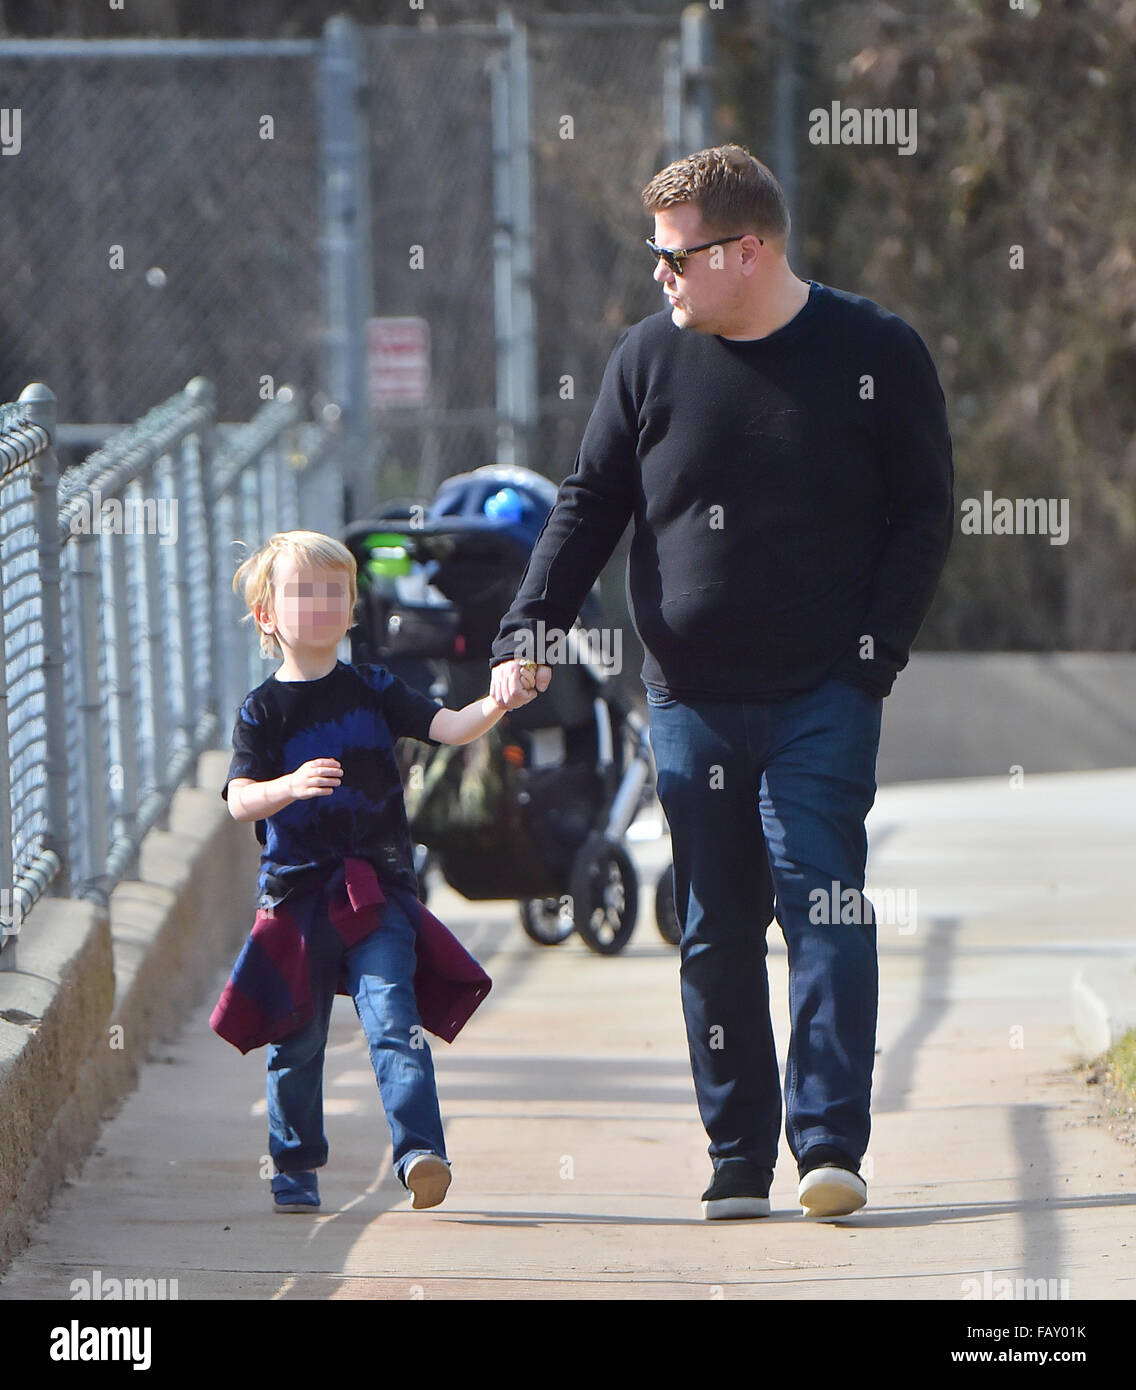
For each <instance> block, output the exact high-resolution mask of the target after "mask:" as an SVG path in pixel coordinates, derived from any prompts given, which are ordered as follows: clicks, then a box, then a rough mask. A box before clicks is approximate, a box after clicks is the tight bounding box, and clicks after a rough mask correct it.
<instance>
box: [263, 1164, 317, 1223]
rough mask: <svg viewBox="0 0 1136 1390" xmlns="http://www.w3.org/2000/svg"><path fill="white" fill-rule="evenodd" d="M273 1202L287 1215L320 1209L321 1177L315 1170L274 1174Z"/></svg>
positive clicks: (274, 1206) (274, 1205) (275, 1207)
mask: <svg viewBox="0 0 1136 1390" xmlns="http://www.w3.org/2000/svg"><path fill="white" fill-rule="evenodd" d="M272 1204H273V1208H274V1210H276V1211H279V1212H283V1213H284V1215H285V1216H291V1215H295V1214H296V1213H299V1214H300V1215H303V1214H304V1213H305V1212H313V1211H319V1205H320V1195H319V1179H318V1178H317V1177H316V1175H315V1173H314V1172H303V1173H276V1174H274V1175H273V1178H272Z"/></svg>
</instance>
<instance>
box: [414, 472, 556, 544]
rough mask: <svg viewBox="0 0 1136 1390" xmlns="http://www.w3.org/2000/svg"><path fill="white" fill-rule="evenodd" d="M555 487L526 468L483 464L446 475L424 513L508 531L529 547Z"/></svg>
mask: <svg viewBox="0 0 1136 1390" xmlns="http://www.w3.org/2000/svg"><path fill="white" fill-rule="evenodd" d="M558 491H559V489H558V488H557V486H556V484H555V483H553V482H551V481H550V480H549V479H548V478H545V477H542V476H541V475H540V474H539V473H534V472H533V471H532V470H531V469H529V468H516V467H513V466H510V465H508V464H487V465H486V466H485V467H483V468H475V469H474V470H473V471H472V472H470V473H458V474H456V475H455V476H454V477H452V478H447V479H446V481H445V482H444V483H442V485H441V486H440V487H439V488H438V491H437V494H436V495H435V498H434V501H433V502H432V503H431V505H430V510H429V512H428V514H427V515H428V517H429V519H430V520H431V521H440V520H441V519H442V518H443V517H460V518H462V519H463V520H467V521H470V522H473V523H476V522H477V521H482V522H484V524H485V525H486V527H487V528H492V529H494V530H496V529H501V530H505V531H508V532H509V533H510V534H511V535H513V536H514V537H515V538H516V539H517V540H518V541H520V542H521V543H522V544H523V545H524V546H525V548H526V550H531V549H532V547H533V545H534V544H535V543H536V538H537V537H538V536H539V535H540V532H541V528H542V527H543V525H544V523H545V521H546V520H547V519H548V514H549V512H550V511H551V510H552V508H553V507H554V506H555V504H556V497H557V493H558Z"/></svg>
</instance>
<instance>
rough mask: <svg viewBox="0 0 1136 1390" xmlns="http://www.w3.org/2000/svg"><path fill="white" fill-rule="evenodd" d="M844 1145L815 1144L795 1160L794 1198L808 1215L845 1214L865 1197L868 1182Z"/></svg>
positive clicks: (859, 1205) (856, 1208) (859, 1206)
mask: <svg viewBox="0 0 1136 1390" xmlns="http://www.w3.org/2000/svg"><path fill="white" fill-rule="evenodd" d="M857 1166H858V1165H857V1164H856V1163H855V1161H854V1160H853V1159H852V1158H851V1156H850V1155H849V1154H846V1153H845V1152H844V1150H843V1149H838V1148H835V1147H834V1146H833V1145H831V1144H815V1145H814V1146H813V1147H812V1148H811V1149H806V1150H805V1153H804V1156H803V1157H802V1158H801V1159H799V1160H798V1162H797V1172H798V1174H799V1176H800V1179H801V1181H800V1184H799V1185H798V1187H797V1200H798V1201H799V1202H800V1204H801V1206H802V1207H803V1208H804V1210H805V1213H806V1215H808V1216H817V1217H825V1216H847V1215H848V1214H849V1213H850V1212H854V1211H859V1210H860V1208H861V1207H862V1206H863V1205H864V1203H865V1202H866V1201H867V1200H868V1185H867V1183H866V1182H865V1181H864V1179H863V1178H862V1177H861V1176H860V1174H859V1173H858V1172H857Z"/></svg>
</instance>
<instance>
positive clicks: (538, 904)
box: [518, 898, 573, 946]
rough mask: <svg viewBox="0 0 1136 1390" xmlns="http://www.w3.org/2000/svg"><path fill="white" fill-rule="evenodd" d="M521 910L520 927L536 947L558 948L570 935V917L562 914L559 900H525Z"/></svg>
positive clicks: (568, 914) (566, 913)
mask: <svg viewBox="0 0 1136 1390" xmlns="http://www.w3.org/2000/svg"><path fill="white" fill-rule="evenodd" d="M518 906H519V907H520V909H521V926H522V927H524V929H525V934H526V935H527V936H528V937H529V938H530V940H532V941H535V942H536V944H537V945H538V946H559V945H560V943H561V942H562V941H567V940H568V938H569V937H570V936H571V935H572V930H573V924H572V916H571V914H570V913H568V912H563V911H562V910H561V907H560V899H559V898H526V899H523V900H522V901H521V902H520V903H519V904H518Z"/></svg>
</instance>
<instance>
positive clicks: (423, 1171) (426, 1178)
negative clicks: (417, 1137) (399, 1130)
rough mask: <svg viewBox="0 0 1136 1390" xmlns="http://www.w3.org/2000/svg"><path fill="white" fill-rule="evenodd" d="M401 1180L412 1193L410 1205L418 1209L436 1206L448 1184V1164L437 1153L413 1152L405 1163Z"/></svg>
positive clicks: (444, 1193)
mask: <svg viewBox="0 0 1136 1390" xmlns="http://www.w3.org/2000/svg"><path fill="white" fill-rule="evenodd" d="M402 1180H403V1182H404V1183H405V1184H406V1185H407V1187H409V1188H410V1190H411V1192H413V1193H414V1201H413V1202H411V1204H410V1205H411V1206H412V1207H414V1208H415V1209H416V1210H419V1211H420V1210H421V1209H422V1208H423V1207H436V1206H437V1205H438V1203H439V1202H440V1201H441V1200H442V1198H443V1197H445V1195H446V1190H447V1188H448V1187H449V1185H450V1165H449V1164H448V1163H447V1162H446V1160H445V1159H444V1158H439V1157H438V1155H437V1154H415V1156H414V1157H413V1158H412V1159H411V1160H410V1162H409V1163H408V1164H407V1165H406V1168H405V1170H404V1172H403V1175H402Z"/></svg>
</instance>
